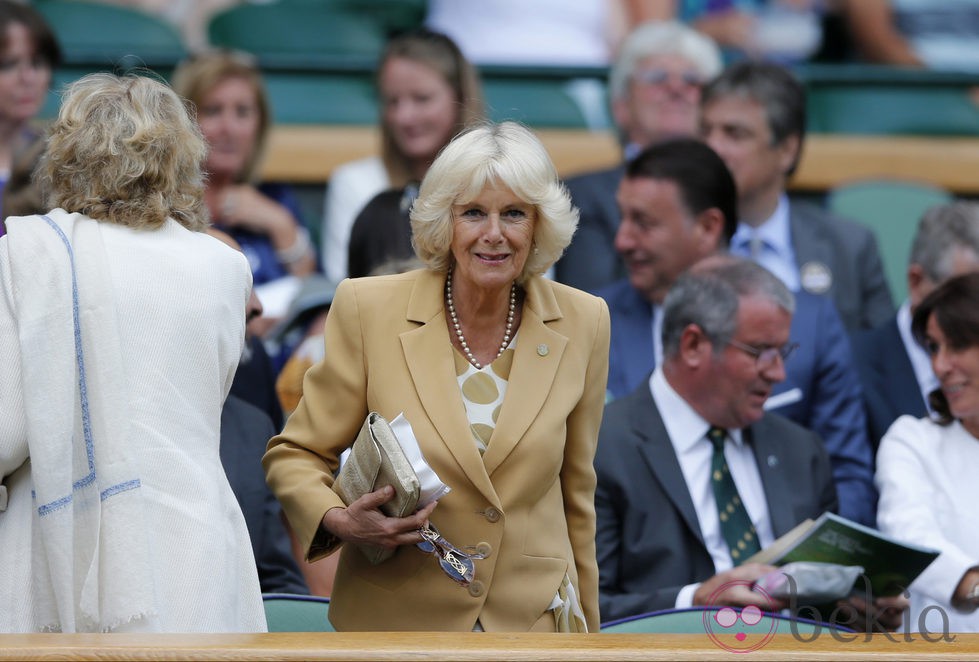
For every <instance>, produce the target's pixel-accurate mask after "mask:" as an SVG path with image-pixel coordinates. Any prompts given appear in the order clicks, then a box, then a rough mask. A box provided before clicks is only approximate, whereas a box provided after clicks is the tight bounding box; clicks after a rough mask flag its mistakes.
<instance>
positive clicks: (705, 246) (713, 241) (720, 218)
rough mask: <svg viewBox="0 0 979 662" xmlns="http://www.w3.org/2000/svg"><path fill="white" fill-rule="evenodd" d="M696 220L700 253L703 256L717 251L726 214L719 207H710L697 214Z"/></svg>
mask: <svg viewBox="0 0 979 662" xmlns="http://www.w3.org/2000/svg"><path fill="white" fill-rule="evenodd" d="M694 222H695V223H696V224H697V226H696V232H697V242H698V243H697V248H698V249H699V250H698V253H700V255H701V257H703V256H707V255H712V254H714V253H716V252H717V249H718V248H720V247H721V237H722V236H723V234H724V214H723V213H722V212H721V210H720V209H718V208H717V207H710V208H708V209H705V210H704V211H702V212H700V213H699V214H697V218H696V219H695V221H694Z"/></svg>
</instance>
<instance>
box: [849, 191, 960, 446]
mask: <svg viewBox="0 0 979 662" xmlns="http://www.w3.org/2000/svg"><path fill="white" fill-rule="evenodd" d="M976 270H979V205H977V204H976V203H974V202H964V201H963V202H953V203H950V204H947V205H938V206H936V207H932V208H931V209H929V210H928V211H927V212H925V214H924V216H922V218H921V222H920V223H919V224H918V231H917V232H916V233H915V237H914V241H913V242H912V246H911V256H910V259H909V261H908V299H907V300H906V301H905V302H904V303H902V304H901V307H900V308H898V311H897V315H895V316H894V317H892V318H891V319H890V320H888V321H887V322H886V323H885V324H882V325H881V326H878V327H876V328H874V329H869V330H864V331H862V332H859V333H857V334H856V335H855V336H854V337H853V347H854V355H855V357H856V361H857V368H858V370H859V373H860V378H861V380H862V382H863V394H864V405H865V408H866V412H867V426H868V430H869V433H868V434H869V437H870V442H871V444H872V445H873V447H874V448H875V449H876V448H877V446H878V444H880V440H881V438H882V437H883V436H884V433H885V432H887V429H888V428H889V427H890V426H891V423H893V422H894V421H895V420H896V419H897V417H898V416H901V415H902V414H908V415H910V416H915V417H918V418H920V417H922V416H925V415H926V414H928V413H929V411H930V409H929V407H928V405H927V402H928V395H929V394H930V393H931V392H932V391H934V390H935V389H937V388H938V379H937V378H936V377H935V373H934V372H933V371H932V369H931V360H930V359H929V357H928V353H927V352H925V350H924V349H923V348H922V347H921V346H919V345H918V344H917V343H916V342H915V341H914V338H913V337H912V336H911V318H912V316H913V315H914V309H915V307H916V306H917V305H918V303H920V302H921V300H922V299H924V298H925V297H926V296H927V295H928V293H930V292H931V291H932V290H933V289H935V288H936V287H938V286H939V285H941V284H942V283H943V282H945V281H946V280H947V279H949V278H951V277H952V276H958V275H960V274H963V273H966V272H969V271H976Z"/></svg>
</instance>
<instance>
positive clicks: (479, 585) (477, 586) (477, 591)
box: [469, 579, 486, 598]
mask: <svg viewBox="0 0 979 662" xmlns="http://www.w3.org/2000/svg"><path fill="white" fill-rule="evenodd" d="M485 592H486V586H485V585H484V584H483V582H481V581H479V580H478V579H477V580H475V581H474V582H473V583H472V584H470V585H469V595H471V596H473V597H474V598H478V597H479V596H481V595H482V594H483V593H485Z"/></svg>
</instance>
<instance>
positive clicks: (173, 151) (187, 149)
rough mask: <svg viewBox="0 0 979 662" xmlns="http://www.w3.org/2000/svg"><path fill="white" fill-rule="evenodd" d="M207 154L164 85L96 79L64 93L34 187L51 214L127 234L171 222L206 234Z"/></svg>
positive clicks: (113, 77) (178, 102)
mask: <svg viewBox="0 0 979 662" xmlns="http://www.w3.org/2000/svg"><path fill="white" fill-rule="evenodd" d="M206 153H207V147H206V145H205V143H204V139H203V137H202V136H201V133H200V130H199V129H198V128H197V124H196V123H195V122H194V121H193V120H192V119H191V118H190V115H189V114H188V112H187V109H186V108H185V106H184V102H183V101H182V100H181V99H180V97H179V96H177V94H176V93H175V92H174V91H173V90H171V89H170V88H169V87H168V86H167V85H166V84H165V83H161V82H159V81H157V80H153V79H152V78H148V77H145V76H139V75H135V74H129V75H126V76H116V75H113V74H108V73H95V74H89V75H87V76H84V77H82V78H80V79H78V80H77V81H75V82H74V83H72V84H70V85H69V86H68V88H67V91H66V92H65V95H64V99H63V101H62V105H61V111H60V112H59V113H58V119H57V120H55V122H54V123H53V124H52V125H51V128H50V132H49V136H48V145H47V149H46V150H45V153H44V155H43V156H42V157H41V163H40V165H39V167H38V172H37V181H38V184H39V186H40V187H41V190H42V191H43V193H44V198H45V202H46V203H47V205H48V207H49V208H50V207H61V208H63V209H64V210H65V211H68V212H79V213H82V214H85V215H86V216H89V217H91V218H94V219H96V220H99V221H107V222H110V223H117V224H119V225H124V226H127V227H132V228H146V229H153V228H158V227H160V226H162V225H163V223H164V222H165V221H166V219H167V217H170V218H173V219H174V220H175V221H177V222H178V223H180V224H181V225H183V226H184V227H186V228H188V229H191V230H203V229H204V228H206V227H207V225H208V216H207V211H206V208H205V207H204V201H203V195H204V177H203V175H202V171H201V164H202V163H203V161H204V157H205V155H206Z"/></svg>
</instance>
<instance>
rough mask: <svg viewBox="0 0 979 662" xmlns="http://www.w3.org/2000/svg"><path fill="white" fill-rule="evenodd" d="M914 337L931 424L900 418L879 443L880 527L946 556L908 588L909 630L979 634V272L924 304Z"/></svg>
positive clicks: (917, 312) (917, 315) (949, 283)
mask: <svg viewBox="0 0 979 662" xmlns="http://www.w3.org/2000/svg"><path fill="white" fill-rule="evenodd" d="M911 330H912V334H913V335H914V337H915V339H916V340H917V341H918V342H919V343H920V344H921V345H922V346H923V347H924V348H925V350H926V351H927V352H928V354H929V356H930V357H931V365H932V368H933V369H934V371H935V376H936V377H937V378H938V381H939V384H940V387H939V388H938V389H936V390H935V391H934V392H932V394H931V396H930V402H931V405H932V408H933V409H934V411H935V416H934V418H922V419H915V418H912V417H910V416H902V417H901V418H899V419H897V421H895V422H894V424H893V425H892V426H891V428H890V429H889V430H888V431H887V434H885V435H884V438H883V439H882V440H881V444H880V451H879V452H878V455H877V487H878V489H879V490H880V503H879V507H878V512H877V523H878V525H879V526H880V528H881V530H882V531H883V532H884V533H887V534H888V535H891V536H894V537H895V538H899V539H902V540H907V541H910V542H920V543H924V544H927V545H929V546H932V547H935V548H937V549H939V550H941V555H940V556H939V557H938V558H937V559H936V560H935V561H934V562H933V563H932V564H931V565H930V566H928V568H927V569H926V570H925V571H924V572H923V573H922V574H921V575H920V576H919V577H918V579H917V580H915V581H914V582H913V583H912V584H911V586H910V587H908V588H909V590H910V593H911V621H910V622H911V623H912V624H913V625H915V626H917V625H919V616H920V617H922V618H923V619H925V623H926V624H927V627H928V630H929V631H931V632H936V631H940V630H941V629H942V627H946V628H947V629H950V630H951V631H952V632H972V631H979V614H976V613H974V612H975V610H976V607H977V606H979V514H977V510H976V507H975V504H976V503H977V502H979V480H977V476H976V469H977V467H979V273H969V274H965V275H962V276H957V277H955V278H952V279H950V280H948V281H946V282H945V283H943V284H942V285H940V286H939V287H938V288H936V289H935V290H934V291H933V292H932V293H931V294H929V295H928V296H927V297H925V298H924V299H923V300H922V302H921V303H920V304H919V305H918V307H917V309H916V310H915V312H914V318H913V319H912V323H911ZM943 615H945V616H947V619H948V625H947V626H945V625H944V624H943V623H942V622H941V620H940V619H941V617H942V616H943ZM931 619H934V620H931Z"/></svg>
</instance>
